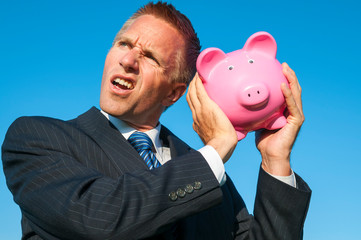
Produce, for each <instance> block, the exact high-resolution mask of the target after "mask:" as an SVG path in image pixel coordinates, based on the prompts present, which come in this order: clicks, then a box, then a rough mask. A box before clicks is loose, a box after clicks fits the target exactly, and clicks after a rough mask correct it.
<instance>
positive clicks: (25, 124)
mask: <svg viewBox="0 0 361 240" xmlns="http://www.w3.org/2000/svg"><path fill="white" fill-rule="evenodd" d="M63 128H64V126H60V125H59V124H56V123H54V122H52V121H49V120H46V119H43V118H20V119H18V120H17V121H15V122H14V123H13V124H12V126H11V127H10V128H9V130H8V133H7V135H6V137H5V141H4V143H3V146H2V159H3V166H4V172H5V176H6V180H7V185H8V187H9V189H10V191H11V192H12V194H13V196H14V200H15V202H16V203H17V204H18V205H19V206H20V208H21V210H22V213H23V214H24V216H26V218H27V219H28V220H29V224H30V225H31V227H32V228H33V229H34V231H36V233H37V234H38V235H39V236H41V237H42V238H45V239H129V238H131V239H139V238H145V237H148V236H153V235H156V234H158V233H160V232H162V231H164V230H165V229H167V227H168V226H169V225H170V224H171V223H174V222H175V221H177V220H179V219H182V218H184V217H185V216H189V215H192V214H194V213H197V212H200V211H203V210H205V209H208V208H210V207H212V206H214V205H216V204H217V203H219V202H220V201H221V199H222V192H221V190H220V187H219V184H218V182H217V180H216V179H215V177H214V175H213V173H212V171H211V170H210V168H209V166H208V164H207V163H206V161H205V160H204V159H203V157H202V156H201V154H200V153H198V152H196V151H193V152H191V153H189V154H186V155H184V156H182V157H180V158H179V159H173V160H172V161H170V162H169V163H167V164H165V165H163V166H162V167H160V168H157V169H155V170H153V171H148V170H137V171H134V172H131V173H126V174H122V175H120V176H119V177H117V178H111V177H108V176H105V175H104V174H102V173H100V172H99V171H97V169H94V168H92V167H89V166H87V164H86V162H82V161H80V160H79V159H81V158H82V157H83V156H82V154H81V152H78V151H75V150H74V149H75V148H76V147H77V146H76V145H77V141H76V139H73V138H72V137H70V135H71V131H69V130H67V131H64V129H63ZM92 161H102V160H101V159H92ZM194 182H201V183H202V188H201V189H199V190H195V191H193V192H192V193H191V194H186V195H185V196H184V197H178V199H177V200H175V201H172V200H171V199H170V198H169V193H170V192H176V191H177V189H178V188H184V187H185V186H186V185H188V184H192V183H194Z"/></svg>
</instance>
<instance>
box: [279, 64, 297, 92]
mask: <svg viewBox="0 0 361 240" xmlns="http://www.w3.org/2000/svg"><path fill="white" fill-rule="evenodd" d="M282 71H283V74H284V75H285V76H286V78H287V80H288V82H289V84H290V86H292V87H295V88H296V89H298V90H300V89H301V86H300V84H299V82H298V79H297V77H296V73H295V72H294V71H293V70H292V69H291V68H290V66H289V65H288V64H287V63H282ZM292 87H291V89H292Z"/></svg>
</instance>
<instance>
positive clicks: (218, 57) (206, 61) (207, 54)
mask: <svg viewBox="0 0 361 240" xmlns="http://www.w3.org/2000/svg"><path fill="white" fill-rule="evenodd" d="M226 57H227V55H226V54H225V53H224V52H223V51H222V50H221V49H218V48H207V49H205V50H203V51H202V52H201V54H199V56H198V58H197V71H198V74H199V76H200V78H201V79H202V81H203V82H206V81H207V79H208V76H209V74H210V72H211V71H212V69H213V68H214V67H215V66H216V65H217V64H218V63H219V62H221V61H222V60H224V59H225V58H226Z"/></svg>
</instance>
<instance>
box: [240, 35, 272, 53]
mask: <svg viewBox="0 0 361 240" xmlns="http://www.w3.org/2000/svg"><path fill="white" fill-rule="evenodd" d="M243 49H244V51H246V52H252V51H257V52H261V53H265V54H267V55H268V56H271V57H273V58H276V53H277V44H276V41H275V39H274V38H273V37H272V36H271V34H269V33H267V32H257V33H255V34H253V35H252V36H250V37H249V38H248V40H247V42H246V43H245V44H244V47H243Z"/></svg>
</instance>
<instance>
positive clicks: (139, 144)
mask: <svg viewBox="0 0 361 240" xmlns="http://www.w3.org/2000/svg"><path fill="white" fill-rule="evenodd" d="M128 141H129V143H130V144H131V145H132V146H133V147H134V148H135V150H136V151H137V152H138V153H139V155H140V156H141V157H142V158H143V159H144V161H145V163H146V164H147V166H148V167H149V169H153V168H157V167H159V166H160V163H159V161H158V159H157V158H156V156H155V154H154V153H153V151H152V146H153V143H152V140H151V139H150V138H149V137H148V135H147V134H145V133H142V132H134V133H133V134H132V135H130V137H129V138H128Z"/></svg>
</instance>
